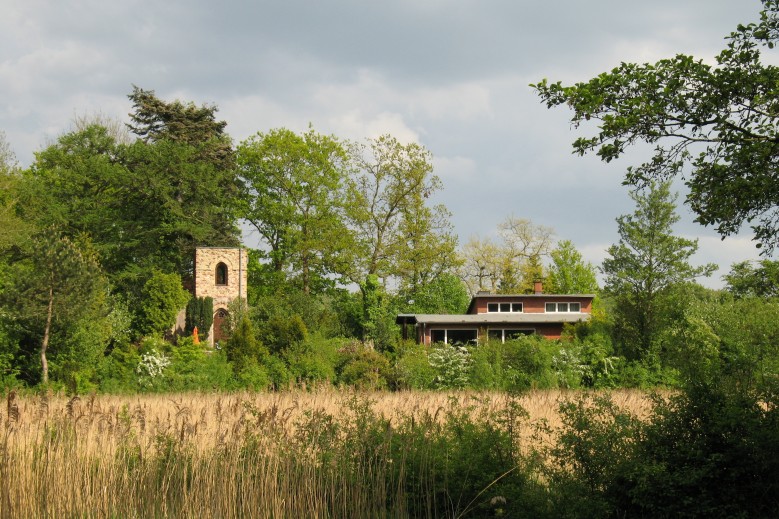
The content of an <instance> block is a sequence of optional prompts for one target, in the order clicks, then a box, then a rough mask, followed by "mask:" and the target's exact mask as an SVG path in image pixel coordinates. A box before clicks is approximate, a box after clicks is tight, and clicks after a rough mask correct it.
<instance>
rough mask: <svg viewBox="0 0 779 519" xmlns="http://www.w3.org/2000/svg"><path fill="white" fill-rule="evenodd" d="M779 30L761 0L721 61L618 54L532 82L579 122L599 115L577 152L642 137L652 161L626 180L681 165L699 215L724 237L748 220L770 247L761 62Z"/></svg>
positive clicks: (774, 153)
mask: <svg viewBox="0 0 779 519" xmlns="http://www.w3.org/2000/svg"><path fill="white" fill-rule="evenodd" d="M778 39H779V0H763V11H762V12H761V14H760V21H759V22H758V23H750V24H748V25H739V26H738V27H737V28H736V30H735V31H734V32H732V33H731V34H730V35H729V36H728V37H727V38H726V41H727V45H726V48H725V49H724V50H722V52H720V54H719V55H718V56H717V57H716V61H717V63H716V65H709V64H707V63H704V62H703V61H702V60H699V59H695V58H693V57H692V56H687V55H681V54H679V55H677V56H675V57H673V58H669V59H664V60H661V61H658V62H657V63H655V64H643V65H639V64H635V63H622V64H621V65H620V66H618V67H617V68H615V69H613V70H612V71H611V72H607V73H603V74H600V75H599V76H597V77H596V78H593V79H591V80H590V81H588V82H586V83H577V84H575V85H574V86H562V85H561V83H560V82H557V83H551V84H550V83H548V82H547V81H546V80H543V81H541V82H540V83H538V84H535V85H531V86H532V87H533V88H535V89H536V91H537V92H538V94H539V96H540V97H541V99H542V101H543V102H545V103H546V105H547V107H550V108H551V107H553V106H559V105H567V106H569V107H570V108H571V109H572V110H573V117H572V122H573V125H574V126H575V127H579V125H580V124H582V123H583V122H587V121H597V128H598V129H597V133H596V134H595V135H594V136H593V137H580V138H578V139H576V141H575V142H574V143H573V148H574V151H575V152H577V153H579V154H584V153H588V152H591V151H595V152H596V153H597V155H598V156H600V157H601V158H602V159H603V160H604V161H606V162H608V161H611V160H613V159H616V158H618V157H620V156H621V155H622V154H623V153H624V152H625V151H626V150H627V149H628V148H629V147H630V146H632V145H633V144H635V143H637V142H641V141H643V142H646V143H649V144H652V145H655V146H656V148H655V154H654V156H653V157H652V158H651V159H650V160H649V161H647V162H646V163H643V164H641V165H640V166H638V167H635V168H630V169H628V173H627V176H626V181H627V182H629V183H631V184H634V185H641V184H642V183H644V182H646V181H648V180H650V179H655V180H663V179H667V178H670V177H672V176H675V175H679V174H681V172H682V171H683V169H684V171H685V178H686V179H687V180H686V183H687V185H688V186H689V188H690V193H689V195H688V196H687V203H689V205H690V207H691V208H692V210H693V211H694V212H695V213H696V214H697V218H696V219H697V221H698V222H700V223H701V224H703V225H715V226H716V229H717V231H718V232H719V233H720V234H721V235H722V236H723V237H724V236H728V235H731V234H733V233H736V232H738V231H739V229H740V228H741V227H742V225H743V224H750V225H751V226H752V229H753V231H754V233H755V240H756V241H757V242H758V247H760V246H765V251H766V252H765V253H769V252H770V251H772V250H773V249H774V248H775V247H776V246H777V245H779V226H777V221H779V175H777V173H776V171H777V164H778V163H779V111H777V106H779V90H777V88H776V85H777V83H779V67H776V66H774V65H766V64H764V63H763V62H762V56H761V52H762V51H764V50H766V49H773V47H774V45H775V44H776V42H777V40H778ZM587 127H592V126H590V124H587ZM686 167H689V169H687V168H686Z"/></svg>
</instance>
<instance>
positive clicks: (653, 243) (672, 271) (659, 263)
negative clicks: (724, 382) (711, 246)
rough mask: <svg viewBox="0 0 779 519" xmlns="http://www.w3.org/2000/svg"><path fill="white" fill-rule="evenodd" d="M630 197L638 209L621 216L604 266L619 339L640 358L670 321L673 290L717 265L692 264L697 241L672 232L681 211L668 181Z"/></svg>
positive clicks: (628, 353) (627, 351)
mask: <svg viewBox="0 0 779 519" xmlns="http://www.w3.org/2000/svg"><path fill="white" fill-rule="evenodd" d="M630 197H631V198H632V199H633V200H634V201H635V202H636V210H635V212H633V213H632V214H629V215H624V216H620V217H619V218H617V225H618V230H619V236H620V239H619V243H617V244H615V245H612V246H611V247H609V249H608V251H607V253H608V255H609V257H607V258H606V259H605V260H604V261H603V267H602V269H603V273H604V274H605V276H606V286H605V291H606V292H607V294H608V295H609V296H610V297H611V298H612V301H613V309H612V312H613V315H614V320H615V326H616V331H617V335H618V342H619V343H620V344H621V346H622V348H623V353H624V354H625V355H626V356H627V357H629V358H632V359H637V358H642V357H643V356H645V355H646V354H647V353H649V352H650V350H651V348H652V345H653V341H654V339H655V338H656V337H657V334H658V332H659V330H660V329H661V327H662V326H663V324H666V323H667V322H668V319H669V315H670V305H671V303H672V302H673V297H674V295H675V294H674V289H675V288H678V287H681V286H683V285H684V284H685V283H687V282H690V281H693V280H694V279H695V278H697V277H700V276H709V275H711V273H712V272H713V271H714V270H715V269H716V268H717V267H716V265H713V264H709V265H703V266H700V267H694V266H692V265H691V264H690V258H691V257H692V255H693V254H695V252H696V251H697V249H698V241H697V240H689V239H687V238H682V237H679V236H675V235H674V233H673V225H674V224H675V223H676V222H677V221H678V220H679V216H678V215H677V214H676V206H675V200H676V195H673V194H671V190H670V183H668V182H663V183H656V182H650V183H649V185H648V186H647V187H646V188H645V189H643V190H636V191H633V192H631V193H630Z"/></svg>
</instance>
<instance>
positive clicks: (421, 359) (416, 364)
mask: <svg viewBox="0 0 779 519" xmlns="http://www.w3.org/2000/svg"><path fill="white" fill-rule="evenodd" d="M435 377H436V372H435V369H433V366H431V365H430V359H429V358H428V348H427V347H426V346H424V345H421V344H418V343H416V342H411V341H410V342H405V343H401V345H400V347H399V348H398V351H397V360H396V361H395V367H394V378H395V386H396V388H397V389H432V388H433V383H434V381H435Z"/></svg>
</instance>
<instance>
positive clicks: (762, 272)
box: [722, 259, 779, 297]
mask: <svg viewBox="0 0 779 519" xmlns="http://www.w3.org/2000/svg"><path fill="white" fill-rule="evenodd" d="M722 278H723V279H724V280H725V283H726V287H725V288H726V290H727V291H728V292H730V293H731V294H733V295H734V296H736V297H778V296H779V261H771V260H768V259H764V260H762V261H760V262H759V263H758V265H757V266H753V265H752V263H751V262H749V261H742V262H740V263H734V264H733V265H731V267H730V272H729V273H727V274H725V275H724V276H723V277H722Z"/></svg>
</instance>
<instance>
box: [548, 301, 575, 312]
mask: <svg viewBox="0 0 779 519" xmlns="http://www.w3.org/2000/svg"><path fill="white" fill-rule="evenodd" d="M544 309H545V311H546V312H566V313H571V312H573V313H577V312H581V311H582V305H581V303H546V305H544Z"/></svg>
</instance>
